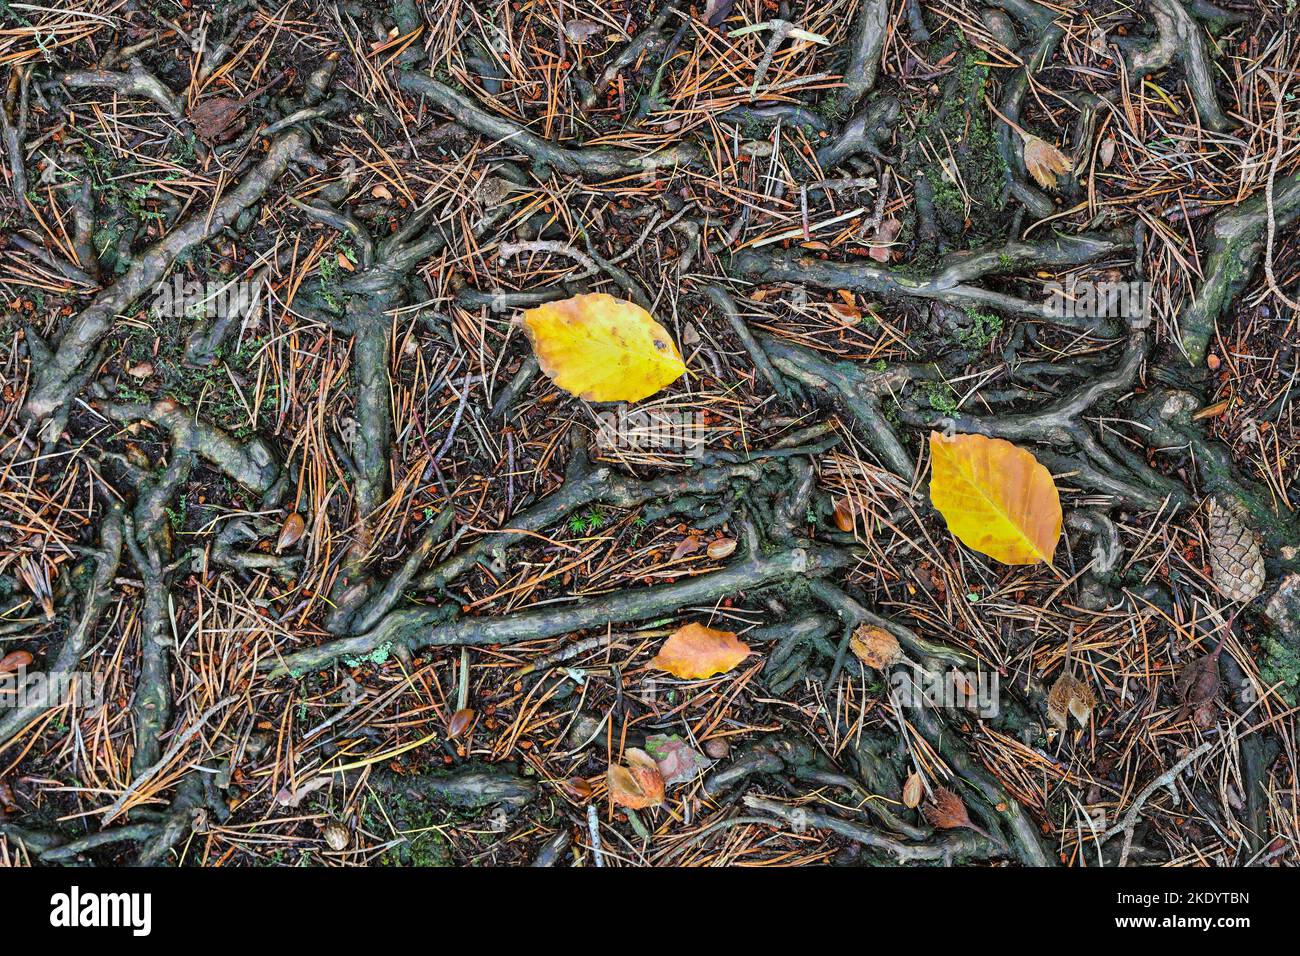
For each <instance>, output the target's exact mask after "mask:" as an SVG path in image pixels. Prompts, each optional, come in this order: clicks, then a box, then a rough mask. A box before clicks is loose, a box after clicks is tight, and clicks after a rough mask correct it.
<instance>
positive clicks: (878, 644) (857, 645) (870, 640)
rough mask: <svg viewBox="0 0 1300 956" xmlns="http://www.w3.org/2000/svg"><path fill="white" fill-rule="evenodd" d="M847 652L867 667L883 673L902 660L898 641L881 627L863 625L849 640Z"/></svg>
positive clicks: (901, 650) (901, 651)
mask: <svg viewBox="0 0 1300 956" xmlns="http://www.w3.org/2000/svg"><path fill="white" fill-rule="evenodd" d="M849 650H851V651H853V656H854V657H856V658H857V659H858V660H860V661H862V663H864V664H866V665H867V666H868V667H874V668H875V669H876V670H878V671H883V670H884V669H885V668H887V667H889V665H890V664H894V663H897V662H898V661H900V660H902V658H903V649H902V648H901V647H899V646H898V640H897V638H895V637H894V635H893V634H890V633H889V632H888V631H887V630H885V629H884V628H883V627H876V626H874V625H872V624H863V625H861V626H860V627H859V628H858V629H857V630H855V631H854V632H853V635H852V636H851V637H850V638H849Z"/></svg>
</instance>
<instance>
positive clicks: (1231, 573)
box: [1206, 497, 1264, 604]
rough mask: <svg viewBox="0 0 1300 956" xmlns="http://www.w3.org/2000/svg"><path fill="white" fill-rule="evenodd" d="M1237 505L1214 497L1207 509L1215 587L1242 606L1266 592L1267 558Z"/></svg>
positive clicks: (1257, 536)
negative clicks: (1265, 569)
mask: <svg viewBox="0 0 1300 956" xmlns="http://www.w3.org/2000/svg"><path fill="white" fill-rule="evenodd" d="M1241 511H1242V509H1241V508H1240V506H1238V505H1236V504H1235V503H1234V502H1225V501H1224V500H1223V499H1221V498H1218V497H1215V498H1211V499H1210V503H1209V507H1208V508H1207V509H1206V515H1207V516H1208V519H1209V522H1208V530H1209V538H1210V569H1211V570H1212V571H1213V572H1214V584H1215V586H1216V587H1217V588H1218V589H1219V592H1220V593H1221V594H1222V595H1223V596H1224V597H1226V598H1228V599H1229V600H1230V601H1240V602H1242V603H1243V604H1244V603H1246V602H1247V601H1250V600H1251V599H1252V598H1254V597H1255V596H1256V595H1257V594H1259V593H1260V592H1261V591H1263V590H1264V555H1263V554H1262V553H1261V552H1260V549H1259V535H1257V534H1256V533H1255V531H1254V530H1253V529H1252V528H1251V527H1250V526H1249V525H1248V524H1246V522H1245V520H1244V517H1243V515H1242V513H1241Z"/></svg>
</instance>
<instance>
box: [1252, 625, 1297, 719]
mask: <svg viewBox="0 0 1300 956" xmlns="http://www.w3.org/2000/svg"><path fill="white" fill-rule="evenodd" d="M1259 644H1260V647H1261V648H1262V649H1263V651H1264V659H1263V660H1262V661H1261V662H1260V665H1259V676H1260V679H1261V680H1263V682H1264V686H1266V687H1272V686H1273V685H1274V684H1276V685H1278V687H1277V693H1278V694H1279V695H1280V696H1281V697H1282V699H1283V700H1284V701H1286V704H1287V706H1288V707H1295V706H1296V705H1297V702H1300V652H1297V650H1296V648H1294V647H1291V646H1290V645H1287V644H1284V643H1282V642H1281V641H1279V640H1278V639H1277V638H1276V637H1274V636H1273V635H1271V634H1265V635H1264V636H1263V638H1261V639H1260V642H1259Z"/></svg>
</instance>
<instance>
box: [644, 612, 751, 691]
mask: <svg viewBox="0 0 1300 956" xmlns="http://www.w3.org/2000/svg"><path fill="white" fill-rule="evenodd" d="M748 656H749V645H748V644H746V643H745V642H744V641H741V640H738V639H737V638H736V635H735V634H733V633H731V632H730V631H715V630H714V629H713V628H711V627H705V626H704V625H703V624H687V625H686V626H685V627H679V628H678V629H677V630H676V631H675V632H673V635H672V636H671V637H670V638H668V640H666V641H664V644H663V647H661V648H659V653H658V654H657V655H656V656H655V659H654V660H652V661H651V662H650V666H651V667H655V668H658V669H659V670H661V671H667V672H668V673H670V674H672V675H673V676H674V677H680V678H682V679H684V680H698V679H700V678H703V677H712V676H713V675H714V674H725V673H726V672H727V671H729V670H731V669H732V668H733V667H735V666H736V665H737V664H739V663H740V662H741V661H743V660H744V659H745V658H746V657H748Z"/></svg>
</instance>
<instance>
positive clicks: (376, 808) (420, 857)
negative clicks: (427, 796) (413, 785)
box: [361, 792, 453, 866]
mask: <svg viewBox="0 0 1300 956" xmlns="http://www.w3.org/2000/svg"><path fill="white" fill-rule="evenodd" d="M361 816H362V821H363V822H364V823H365V825H366V829H368V830H370V831H371V832H373V833H389V832H391V831H392V830H393V829H396V831H397V832H396V833H395V834H394V836H393V838H394V839H400V840H401V842H399V843H397V844H395V845H394V846H391V847H389V848H388V849H387V850H386V851H385V852H384V855H383V856H382V857H380V859H379V862H380V864H381V865H383V866H451V865H452V859H451V849H450V847H449V846H448V844H447V838H446V837H445V836H443V835H442V831H441V829H440V828H441V827H445V826H447V825H448V823H449V822H453V821H452V820H451V816H452V815H451V814H448V813H447V812H446V811H445V810H439V809H436V808H435V807H433V806H431V805H429V804H426V803H425V802H424V801H422V800H420V799H419V798H418V797H412V796H408V795H406V794H403V793H400V792H397V793H392V794H389V795H387V796H385V797H384V802H383V805H382V807H381V806H380V805H378V804H376V803H374V802H373V801H367V802H366V804H365V809H364V810H363V811H362V814H361Z"/></svg>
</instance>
